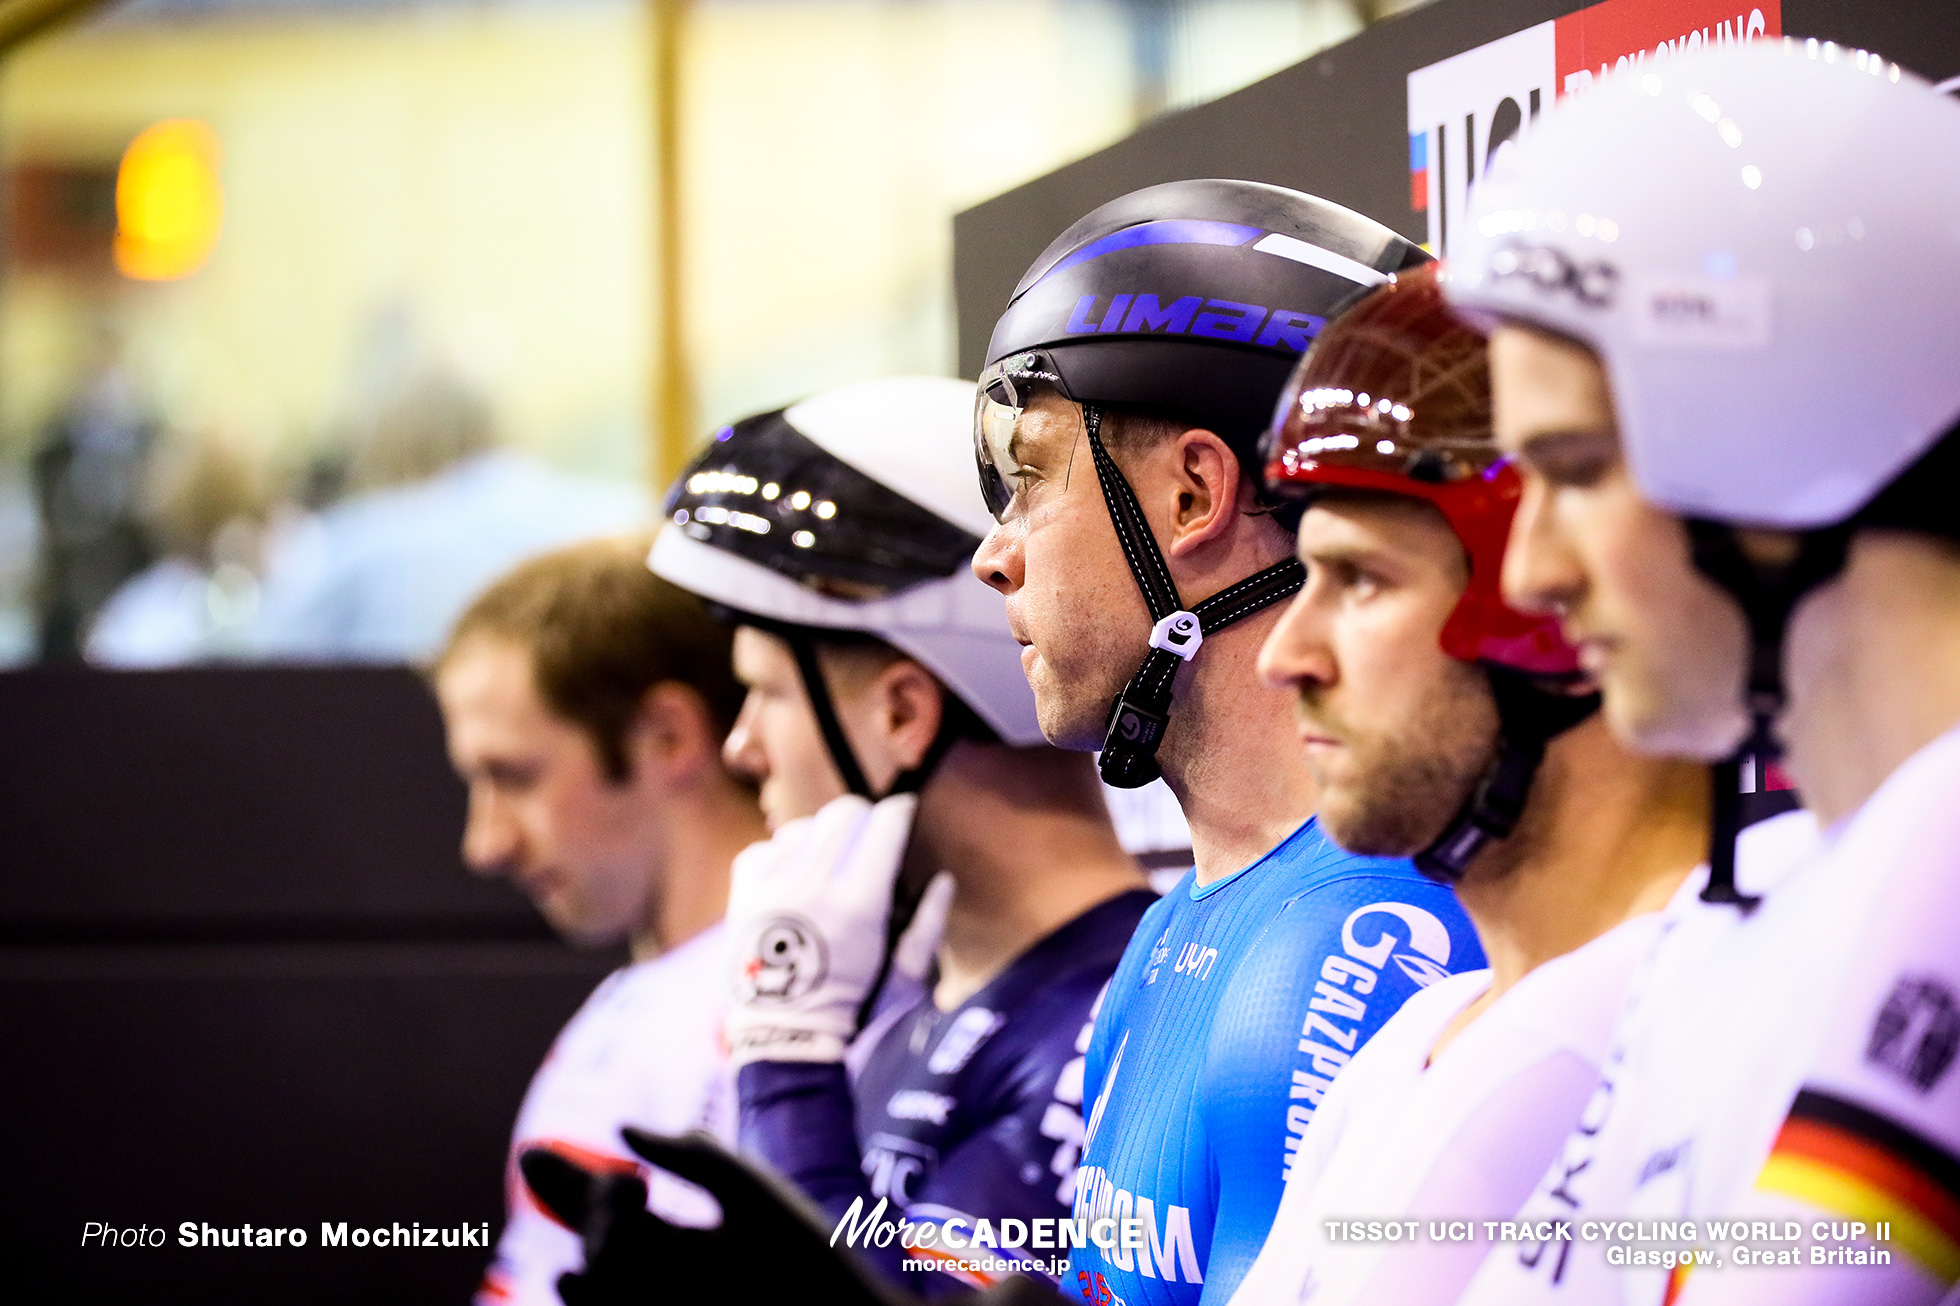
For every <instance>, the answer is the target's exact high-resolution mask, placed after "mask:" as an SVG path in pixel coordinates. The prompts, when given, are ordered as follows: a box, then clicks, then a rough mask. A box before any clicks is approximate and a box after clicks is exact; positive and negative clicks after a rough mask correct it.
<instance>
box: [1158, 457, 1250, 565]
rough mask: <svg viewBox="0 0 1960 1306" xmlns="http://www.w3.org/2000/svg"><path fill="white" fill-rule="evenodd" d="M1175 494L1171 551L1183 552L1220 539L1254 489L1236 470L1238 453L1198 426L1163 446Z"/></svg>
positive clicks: (1246, 507) (1245, 507)
mask: <svg viewBox="0 0 1960 1306" xmlns="http://www.w3.org/2000/svg"><path fill="white" fill-rule="evenodd" d="M1166 452H1167V454H1168V456H1169V459H1170V462H1171V466H1172V484H1173V486H1174V488H1175V492H1176V495H1177V503H1176V508H1175V510H1174V512H1173V515H1172V518H1171V537H1170V549H1169V553H1170V555H1171V556H1172V557H1182V556H1184V555H1186V554H1189V553H1190V552H1191V551H1192V550H1193V549H1197V548H1200V547H1202V546H1203V545H1205V544H1208V543H1210V542H1211V541H1213V540H1216V539H1220V538H1222V537H1223V536H1224V535H1225V534H1226V533H1227V532H1228V531H1229V530H1230V529H1231V527H1232V524H1233V521H1234V520H1235V519H1236V518H1238V517H1240V516H1242V515H1244V514H1245V513H1246V512H1247V511H1249V510H1250V509H1251V507H1252V493H1253V492H1252V489H1251V487H1250V485H1248V484H1247V483H1246V481H1245V478H1244V477H1242V476H1240V475H1239V456H1238V455H1237V454H1235V453H1233V452H1232V447H1231V446H1230V445H1228V444H1226V443H1225V441H1224V440H1223V439H1221V438H1220V437H1219V436H1218V435H1217V434H1216V433H1214V432H1212V431H1207V430H1205V429H1203V428H1202V427H1196V428H1193V429H1191V430H1189V431H1186V432H1185V433H1184V434H1182V435H1180V436H1178V437H1177V438H1176V439H1175V440H1172V441H1170V442H1169V446H1168V448H1167V450H1166Z"/></svg>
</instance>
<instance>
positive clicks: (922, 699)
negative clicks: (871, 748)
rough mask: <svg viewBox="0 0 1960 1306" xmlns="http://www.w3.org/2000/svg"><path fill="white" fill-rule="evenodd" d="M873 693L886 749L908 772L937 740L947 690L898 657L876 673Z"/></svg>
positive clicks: (919, 761) (922, 668)
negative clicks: (877, 704)
mask: <svg viewBox="0 0 1960 1306" xmlns="http://www.w3.org/2000/svg"><path fill="white" fill-rule="evenodd" d="M875 692H876V693H877V696H878V700H879V703H880V709H879V724H880V726H882V727H883V729H884V733H885V747H886V748H887V749H888V750H889V751H890V755H891V757H892V760H893V761H895V762H896V763H897V764H898V769H899V770H900V771H909V770H911V769H912V768H913V767H915V766H917V765H919V763H921V762H923V761H925V758H926V753H927V752H928V751H929V750H930V749H931V748H932V741H933V740H934V739H937V738H938V737H939V723H940V722H941V721H942V720H944V718H945V715H946V704H945V700H944V698H943V697H942V695H943V694H944V693H945V692H946V691H945V690H943V689H941V688H940V685H939V682H938V681H937V680H935V679H934V678H933V675H932V673H931V672H930V671H927V670H926V669H925V668H924V667H922V666H920V665H919V664H918V663H916V662H914V661H912V659H910V658H899V659H897V660H896V661H894V662H893V663H892V664H891V665H890V666H888V667H886V668H885V669H884V670H883V671H881V672H879V673H878V680H877V684H876V686H875Z"/></svg>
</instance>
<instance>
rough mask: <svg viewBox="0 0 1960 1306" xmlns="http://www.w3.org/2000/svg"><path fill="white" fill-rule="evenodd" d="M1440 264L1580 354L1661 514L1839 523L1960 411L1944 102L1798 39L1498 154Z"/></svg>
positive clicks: (1950, 164) (1955, 149) (1654, 81)
mask: <svg viewBox="0 0 1960 1306" xmlns="http://www.w3.org/2000/svg"><path fill="white" fill-rule="evenodd" d="M1451 262H1452V271H1451V278H1452V284H1451V288H1450V290H1451V298H1452V299H1453V301H1454V302H1456V303H1457V304H1458V306H1459V307H1462V308H1465V309H1468V310H1470V311H1471V312H1473V313H1476V314H1480V315H1487V316H1491V317H1496V318H1499V319H1506V320H1512V321H1518V322H1523V323H1527V324H1532V325H1537V326H1540V327H1543V328H1545V329H1547V330H1550V331H1552V332H1555V333H1558V334H1560V335H1564V336H1568V337H1571V338H1572V339H1574V340H1577V341H1579V342H1581V343H1583V344H1586V345H1589V346H1591V347H1592V348H1593V350H1594V351H1595V352H1596V353H1597V354H1598V355H1599V357H1600V359H1601V361H1602V363H1603V364H1604V366H1605V369H1606V372H1607V375H1608V377H1609V378H1610V380H1611V382H1612V387H1613V397H1614V404H1615V408H1616V410H1617V416H1618V419H1619V427H1620V433H1621V439H1622V441H1623V442H1624V446H1625V450H1626V456H1627V460H1628V464H1629V468H1630V470H1631V471H1632V473H1633V476H1634V478H1635V481H1636V483H1637V484H1638V485H1639V487H1640V489H1641V492H1642V493H1643V494H1644V495H1645V496H1646V497H1647V498H1648V499H1649V500H1650V501H1651V502H1653V503H1654V504H1656V505H1657V506H1659V507H1662V508H1665V509H1667V510H1669V511H1671V512H1674V513H1676V514H1678V515H1681V516H1684V517H1688V518H1698V519H1705V520H1712V521H1719V522H1726V523H1733V524H1747V525H1760V526H1771V527H1782V528H1786V529H1795V530H1809V529H1813V528H1817V527H1821V526H1828V525H1833V524H1836V523H1840V522H1844V521H1846V520H1847V519H1849V518H1851V517H1852V515H1853V514H1854V513H1857V512H1858V511H1859V510H1860V509H1861V508H1864V507H1865V506H1866V505H1867V504H1869V503H1870V502H1871V501H1872V499H1873V498H1874V497H1875V496H1876V495H1878V493H1879V492H1880V491H1881V490H1883V489H1885V488H1886V487H1887V486H1888V485H1890V484H1891V483H1892V482H1893V481H1894V480H1895V479H1897V478H1898V477H1899V475H1900V473H1901V472H1903V471H1905V470H1906V469H1907V468H1908V467H1909V466H1910V465H1912V464H1913V463H1914V462H1915V460H1917V459H1919V458H1921V457H1922V456H1924V455H1925V454H1926V453H1927V452H1928V451H1929V450H1930V449H1932V448H1933V447H1934V446H1935V445H1936V444H1938V443H1939V441H1940V439H1941V437H1942V436H1943V435H1944V434H1946V433H1947V431H1948V430H1949V428H1951V427H1952V425H1953V424H1954V421H1955V418H1956V417H1957V416H1960V355H1956V352H1955V342H1956V341H1960V103H1955V102H1954V101H1953V100H1951V99H1947V98H1945V97H1942V96H1940V95H1939V94H1937V93H1936V92H1935V91H1934V90H1933V88H1932V87H1930V86H1928V85H1927V84H1925V83H1924V82H1921V81H1920V80H1919V79H1917V78H1915V77H1912V76H1911V75H1909V74H1904V73H1902V72H1901V71H1900V70H1899V68H1898V65H1896V64H1891V63H1887V62H1886V61H1885V60H1883V59H1881V58H1879V57H1878V56H1877V55H1872V54H1867V53H1866V52H1864V51H1855V50H1849V49H1841V48H1839V47H1836V46H1833V45H1829V44H1820V43H1818V42H1816V41H1809V42H1800V41H1794V40H1786V41H1782V42H1757V43H1754V44H1751V45H1747V46H1723V47H1715V48H1704V49H1703V50H1701V51H1698V52H1696V53H1693V54H1688V55H1684V56H1680V57H1677V58H1673V59H1668V60H1664V61H1661V62H1659V63H1655V64H1649V65H1647V66H1646V68H1645V69H1644V70H1642V71H1629V72H1626V73H1624V74H1621V75H1619V76H1617V77H1615V78H1613V79H1611V80H1610V81H1609V82H1608V83H1607V84H1606V85H1605V86H1604V87H1602V88H1600V89H1598V90H1595V91H1592V92H1590V93H1588V94H1586V95H1584V96H1581V97H1579V98H1577V99H1575V100H1571V101H1566V102H1564V103H1562V104H1561V105H1560V106H1559V107H1558V109H1557V110H1556V111H1555V112H1553V113H1551V114H1548V115H1547V116H1546V117H1545V119H1544V120H1543V121H1542V122H1541V123H1540V124H1539V125H1538V127H1537V128H1536V129H1535V130H1534V131H1533V132H1532V133H1531V134H1530V135H1529V136H1528V137H1526V138H1525V139H1524V140H1522V141H1520V142H1518V143H1517V144H1516V145H1515V146H1507V147H1505V149H1504V150H1502V151H1501V152H1500V156H1499V158H1497V159H1495V160H1493V162H1492V166H1491V168H1490V170H1489V172H1488V173H1487V174H1486V175H1485V178H1484V181H1483V183H1482V184H1481V185H1480V186H1479V187H1478V189H1477V191H1476V193H1475V195H1474V196H1473V197H1472V202H1471V209H1470V217H1469V222H1468V224H1467V225H1466V228H1465V230H1464V238H1463V244H1462V246H1461V248H1460V249H1458V250H1457V251H1456V252H1455V256H1454V257H1453V258H1452V260H1451ZM1900 524H1907V523H1900Z"/></svg>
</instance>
